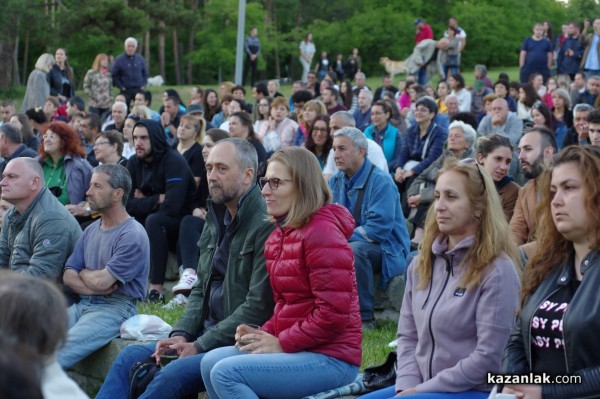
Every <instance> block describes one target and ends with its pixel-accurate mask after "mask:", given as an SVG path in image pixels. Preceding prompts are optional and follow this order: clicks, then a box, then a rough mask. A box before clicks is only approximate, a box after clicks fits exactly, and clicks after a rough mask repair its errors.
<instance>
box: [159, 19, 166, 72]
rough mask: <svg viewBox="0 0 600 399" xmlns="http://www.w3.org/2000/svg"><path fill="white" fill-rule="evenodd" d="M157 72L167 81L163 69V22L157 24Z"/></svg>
mask: <svg viewBox="0 0 600 399" xmlns="http://www.w3.org/2000/svg"><path fill="white" fill-rule="evenodd" d="M158 70H159V74H160V75H161V76H162V77H163V79H164V80H165V82H166V81H167V75H166V69H165V21H159V22H158Z"/></svg>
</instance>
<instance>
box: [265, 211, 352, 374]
mask: <svg viewBox="0 0 600 399" xmlns="http://www.w3.org/2000/svg"><path fill="white" fill-rule="evenodd" d="M353 230H354V219H353V218H352V216H351V215H350V213H349V212H348V211H347V210H346V208H344V207H342V206H339V205H326V206H324V207H322V208H321V209H319V210H318V211H317V212H316V213H315V214H314V215H313V217H312V218H311V220H310V222H309V223H308V224H306V225H304V226H303V227H301V228H299V229H293V228H283V229H282V228H281V227H278V228H276V229H275V230H274V231H273V232H272V233H271V235H270V236H269V238H268V239H267V241H266V243H265V258H266V261H267V271H268V272H269V278H270V282H271V287H272V288H273V297H274V300H275V311H274V312H273V317H271V319H269V320H268V321H267V322H266V323H265V324H264V325H263V326H262V328H261V329H262V330H265V331H267V332H268V333H270V334H273V335H275V336H277V337H278V338H279V342H280V344H281V347H282V348H283V350H284V351H285V352H287V353H293V352H301V351H308V352H316V353H322V354H325V355H327V356H331V357H334V358H336V359H340V360H343V361H345V362H348V363H350V364H354V365H360V362H361V356H362V348H361V341H362V326H361V320H360V311H359V306H358V294H357V289H356V276H355V274H354V255H353V254H352V248H351V247H350V245H349V244H348V237H350V236H351V235H352V232H353Z"/></svg>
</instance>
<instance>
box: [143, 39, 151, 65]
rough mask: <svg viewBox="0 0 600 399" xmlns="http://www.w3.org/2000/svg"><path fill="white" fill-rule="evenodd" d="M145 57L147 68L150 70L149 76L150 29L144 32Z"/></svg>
mask: <svg viewBox="0 0 600 399" xmlns="http://www.w3.org/2000/svg"><path fill="white" fill-rule="evenodd" d="M144 59H145V60H146V69H147V70H148V76H151V74H150V30H147V31H146V33H144Z"/></svg>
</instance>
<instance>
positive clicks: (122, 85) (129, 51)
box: [112, 37, 148, 105]
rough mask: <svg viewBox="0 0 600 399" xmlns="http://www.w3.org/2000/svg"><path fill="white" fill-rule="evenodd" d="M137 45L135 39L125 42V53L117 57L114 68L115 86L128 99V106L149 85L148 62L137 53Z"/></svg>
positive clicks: (131, 38) (128, 39) (130, 38)
mask: <svg viewBox="0 0 600 399" xmlns="http://www.w3.org/2000/svg"><path fill="white" fill-rule="evenodd" d="M137 45H138V43H137V40H135V38H133V37H128V38H127V40H125V52H124V53H123V54H121V55H120V56H118V57H117V59H116V60H115V63H114V64H113V67H112V78H113V85H114V86H115V87H118V88H119V90H121V94H123V95H124V96H125V98H127V105H129V104H130V103H131V100H132V99H133V97H135V95H136V93H138V92H140V91H142V90H144V88H145V87H146V84H147V83H148V68H147V67H146V60H144V57H142V56H141V55H140V54H138V53H136V50H137Z"/></svg>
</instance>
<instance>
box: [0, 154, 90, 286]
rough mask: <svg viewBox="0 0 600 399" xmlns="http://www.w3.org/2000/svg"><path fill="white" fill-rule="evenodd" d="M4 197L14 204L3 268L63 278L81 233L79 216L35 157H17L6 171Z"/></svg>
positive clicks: (1, 241) (2, 245) (3, 237)
mask: <svg viewBox="0 0 600 399" xmlns="http://www.w3.org/2000/svg"><path fill="white" fill-rule="evenodd" d="M0 186H1V187H2V199H3V200H5V201H7V202H9V203H11V204H12V205H14V207H12V208H11V209H9V210H8V211H6V213H5V214H4V220H3V222H2V231H1V232H0V268H1V269H10V270H13V271H16V272H17V273H22V274H28V275H30V276H35V277H40V278H45V279H48V280H50V281H53V282H59V281H60V278H61V276H62V272H63V267H64V265H65V262H66V260H67V258H68V257H69V255H71V252H73V248H74V247H75V243H76V242H77V240H78V239H79V236H81V228H80V227H79V223H77V220H75V218H74V217H73V215H71V214H70V213H69V211H67V209H66V208H65V207H64V206H63V205H62V204H61V203H60V202H58V200H57V199H56V197H55V196H54V195H52V193H51V192H50V191H49V190H48V189H47V188H46V187H45V182H44V172H43V170H42V166H41V165H40V163H39V162H38V161H37V160H35V159H33V158H15V159H13V160H11V161H10V162H8V164H7V165H6V168H5V169H4V172H3V173H2V181H0Z"/></svg>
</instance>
